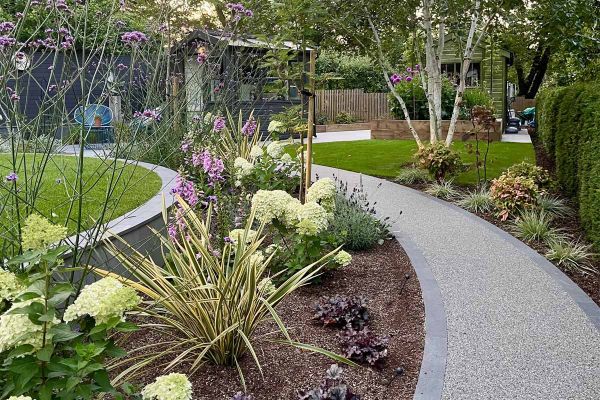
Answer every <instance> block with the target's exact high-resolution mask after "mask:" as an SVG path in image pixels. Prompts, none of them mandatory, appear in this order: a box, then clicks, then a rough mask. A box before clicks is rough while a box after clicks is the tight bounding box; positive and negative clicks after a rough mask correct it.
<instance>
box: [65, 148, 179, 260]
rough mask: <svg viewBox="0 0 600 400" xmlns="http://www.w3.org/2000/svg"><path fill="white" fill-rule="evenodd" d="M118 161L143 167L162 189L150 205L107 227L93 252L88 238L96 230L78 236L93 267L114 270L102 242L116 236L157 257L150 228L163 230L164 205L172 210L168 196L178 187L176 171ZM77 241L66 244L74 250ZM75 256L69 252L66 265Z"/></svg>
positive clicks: (71, 238)
mask: <svg viewBox="0 0 600 400" xmlns="http://www.w3.org/2000/svg"><path fill="white" fill-rule="evenodd" d="M91 158H98V157H91ZM116 161H121V162H123V163H124V164H127V165H135V166H140V167H142V168H145V169H147V170H149V171H151V172H154V173H155V174H157V175H158V176H159V178H160V180H161V188H160V189H159V191H158V192H157V193H156V194H155V195H154V196H153V197H151V198H150V199H149V200H148V201H147V202H145V203H143V204H142V205H140V206H138V207H136V208H134V209H133V210H130V211H127V212H126V213H125V214H123V215H121V216H119V217H117V218H115V219H113V220H110V221H108V222H107V223H105V224H104V228H103V230H104V231H105V233H104V235H103V236H102V238H101V239H100V238H99V239H98V242H97V244H96V246H95V247H94V248H93V249H89V246H90V243H89V242H90V240H89V238H90V237H91V236H92V235H94V231H93V228H92V229H88V230H86V231H84V232H81V233H80V234H79V236H80V239H79V240H80V242H79V245H78V247H79V249H82V250H83V251H91V252H92V257H91V261H90V264H91V265H102V264H104V263H109V264H111V265H112V266H113V267H115V266H117V264H115V262H114V259H113V257H112V255H109V254H108V253H107V252H106V250H105V249H104V245H103V244H102V243H101V240H106V239H114V238H116V237H117V236H118V237H121V238H123V239H124V240H125V241H126V242H128V243H129V244H131V245H132V246H134V247H135V248H136V250H138V251H139V252H142V253H149V254H150V255H153V254H157V253H156V250H157V248H156V243H155V241H153V240H148V234H151V228H154V229H160V228H161V226H162V227H164V223H163V221H162V210H163V205H165V206H166V207H170V206H171V205H172V204H173V202H174V199H173V197H172V196H166V195H165V194H169V193H171V189H173V187H174V186H175V177H176V176H177V172H176V171H174V170H172V169H169V168H166V167H162V166H160V165H155V164H151V163H147V162H143V161H137V160H123V159H118V160H116ZM75 240H76V235H72V236H70V237H68V238H67V239H66V240H65V241H66V242H67V243H68V244H70V245H72V246H73V245H75ZM72 254H73V251H72V250H69V251H68V252H67V253H66V256H65V262H67V263H68V262H70V261H71V256H72Z"/></svg>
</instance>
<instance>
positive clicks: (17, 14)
mask: <svg viewBox="0 0 600 400" xmlns="http://www.w3.org/2000/svg"><path fill="white" fill-rule="evenodd" d="M24 15H25V14H23V13H22V12H18V13H16V14H15V18H16V19H21V18H23V16H24Z"/></svg>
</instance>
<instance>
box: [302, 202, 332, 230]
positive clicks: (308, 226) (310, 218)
mask: <svg viewBox="0 0 600 400" xmlns="http://www.w3.org/2000/svg"><path fill="white" fill-rule="evenodd" d="M294 218H295V223H294V225H295V227H296V232H298V233H299V234H300V235H307V236H315V235H317V234H319V233H321V232H323V231H325V230H326V229H327V227H328V226H329V213H328V212H327V210H325V209H324V208H323V207H321V206H320V205H319V204H317V203H315V202H312V201H311V202H306V203H304V204H301V205H300V206H297V207H295V217H294Z"/></svg>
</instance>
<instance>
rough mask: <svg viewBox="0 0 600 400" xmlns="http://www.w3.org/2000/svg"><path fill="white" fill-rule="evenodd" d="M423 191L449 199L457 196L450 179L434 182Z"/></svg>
mask: <svg viewBox="0 0 600 400" xmlns="http://www.w3.org/2000/svg"><path fill="white" fill-rule="evenodd" d="M425 193H427V194H430V195H432V196H435V197H437V198H440V199H444V200H450V199H453V198H455V197H456V196H458V191H457V190H456V189H455V188H454V185H453V184H452V181H443V182H434V183H432V184H431V185H429V186H428V187H427V189H425Z"/></svg>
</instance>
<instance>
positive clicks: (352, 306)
mask: <svg viewBox="0 0 600 400" xmlns="http://www.w3.org/2000/svg"><path fill="white" fill-rule="evenodd" d="M315 319H316V320H318V321H320V322H321V323H322V324H323V325H325V326H336V327H338V328H347V329H350V328H352V329H356V330H360V329H362V328H363V327H364V326H365V324H366V323H367V321H368V320H369V311H368V310H367V302H366V300H365V298H364V297H362V296H352V297H347V296H333V297H330V298H327V297H323V298H321V301H320V302H319V303H318V304H317V306H316V313H315Z"/></svg>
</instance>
